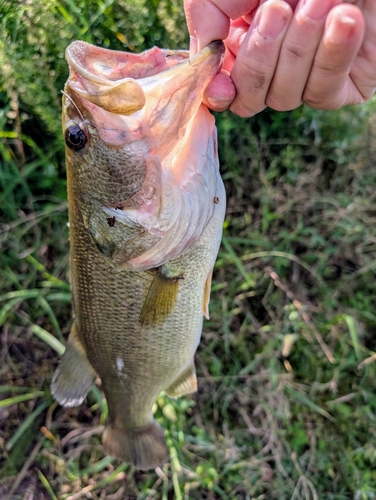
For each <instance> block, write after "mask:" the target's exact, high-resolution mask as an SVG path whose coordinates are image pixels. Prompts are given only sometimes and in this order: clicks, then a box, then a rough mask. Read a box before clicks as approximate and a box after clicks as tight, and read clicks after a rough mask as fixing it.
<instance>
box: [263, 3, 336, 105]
mask: <svg viewBox="0 0 376 500" xmlns="http://www.w3.org/2000/svg"><path fill="white" fill-rule="evenodd" d="M339 3H341V0H306V1H304V0H302V1H300V2H299V5H298V6H297V8H296V10H295V12H294V16H293V18H292V20H291V23H290V26H289V28H288V31H287V33H286V36H285V38H284V40H283V43H282V47H281V51H280V55H279V59H278V65H277V68H276V71H275V74H274V78H273V81H272V84H271V86H270V89H269V94H268V97H267V99H266V104H267V105H268V106H270V107H271V108H273V109H276V110H278V111H287V110H290V109H294V108H297V107H298V106H300V105H301V103H302V98H303V92H304V88H305V86H306V83H307V80H308V77H309V74H310V71H311V66H312V63H313V60H314V57H315V53H316V51H317V48H318V46H319V43H320V40H321V37H322V34H323V31H324V26H325V19H326V17H327V15H328V13H329V12H330V10H331V9H332V8H333V7H334V6H335V5H337V4H339Z"/></svg>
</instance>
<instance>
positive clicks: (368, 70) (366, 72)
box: [349, 0, 376, 104]
mask: <svg viewBox="0 0 376 500" xmlns="http://www.w3.org/2000/svg"><path fill="white" fill-rule="evenodd" d="M362 12H363V18H364V20H365V36H364V39H363V44H362V46H361V48H360V51H359V53H358V55H357V57H356V59H355V61H354V64H353V67H352V69H351V72H350V77H351V80H352V81H353V82H354V86H355V87H356V89H357V90H358V96H357V97H358V98H359V99H360V100H359V101H358V100H354V97H356V96H350V98H349V101H350V103H351V102H353V103H354V104H355V103H357V102H363V101H367V100H368V99H370V98H371V97H372V95H373V94H374V92H375V90H376V2H375V0H364V1H363V3H362ZM362 98H363V101H362Z"/></svg>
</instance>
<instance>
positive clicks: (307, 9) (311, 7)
mask: <svg viewBox="0 0 376 500" xmlns="http://www.w3.org/2000/svg"><path fill="white" fill-rule="evenodd" d="M334 3H335V2H334V1H331V2H327V1H325V0H320V1H317V0H305V1H304V2H303V5H302V8H301V11H300V12H301V13H302V14H303V15H304V16H305V17H308V18H309V19H312V20H313V21H321V19H324V18H325V17H326V16H327V15H328V13H329V12H330V10H331V8H332V7H333V5H334Z"/></svg>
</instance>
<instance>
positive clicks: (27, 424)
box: [5, 400, 52, 451]
mask: <svg viewBox="0 0 376 500" xmlns="http://www.w3.org/2000/svg"><path fill="white" fill-rule="evenodd" d="M51 402H52V400H49V401H44V402H43V403H42V404H41V405H40V406H38V408H36V409H35V410H34V411H33V412H32V413H30V415H29V416H28V417H27V418H26V419H25V420H24V422H22V424H21V425H20V427H19V428H18V429H17V431H16V432H15V434H14V435H13V436H12V437H11V439H10V440H9V441H8V442H7V444H6V446H5V449H6V450H7V451H10V450H11V449H12V448H13V446H14V445H15V444H16V443H17V441H18V440H19V438H20V437H21V436H22V435H23V433H24V432H25V431H26V430H27V429H28V428H29V427H30V425H31V424H32V423H33V422H34V420H35V419H36V418H37V417H38V415H40V414H41V413H42V412H43V411H44V410H45V408H47V406H48V405H50V404H51Z"/></svg>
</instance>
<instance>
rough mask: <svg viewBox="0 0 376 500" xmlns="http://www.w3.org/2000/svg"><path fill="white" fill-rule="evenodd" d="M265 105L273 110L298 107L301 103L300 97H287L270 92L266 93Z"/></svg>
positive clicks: (286, 109) (289, 109) (288, 109)
mask: <svg viewBox="0 0 376 500" xmlns="http://www.w3.org/2000/svg"><path fill="white" fill-rule="evenodd" d="M265 102H266V105H267V106H268V107H269V108H271V109H274V110H275V111H291V110H292V109H295V108H298V107H299V106H300V105H301V104H302V100H301V99H298V100H297V99H295V98H294V99H289V98H288V97H285V96H283V97H277V96H275V95H272V94H270V93H269V94H268V96H267V97H266V101H265Z"/></svg>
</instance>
